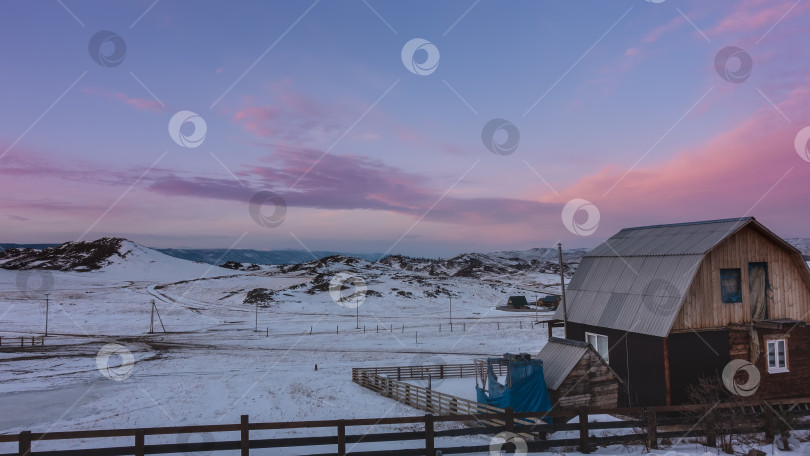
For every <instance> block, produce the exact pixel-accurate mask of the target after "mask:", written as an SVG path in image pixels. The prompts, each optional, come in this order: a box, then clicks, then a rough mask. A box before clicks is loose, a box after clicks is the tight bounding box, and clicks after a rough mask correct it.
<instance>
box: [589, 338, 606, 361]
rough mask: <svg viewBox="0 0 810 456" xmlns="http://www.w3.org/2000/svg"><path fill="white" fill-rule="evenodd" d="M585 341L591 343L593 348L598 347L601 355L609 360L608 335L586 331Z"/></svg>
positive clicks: (597, 349)
mask: <svg viewBox="0 0 810 456" xmlns="http://www.w3.org/2000/svg"><path fill="white" fill-rule="evenodd" d="M585 342H587V343H589V344H591V345H592V346H593V348H595V349H596V352H597V353H599V356H601V357H602V358H604V359H605V361H608V362H610V361H609V360H608V338H607V336H603V335H601V334H594V333H589V332H586V333H585Z"/></svg>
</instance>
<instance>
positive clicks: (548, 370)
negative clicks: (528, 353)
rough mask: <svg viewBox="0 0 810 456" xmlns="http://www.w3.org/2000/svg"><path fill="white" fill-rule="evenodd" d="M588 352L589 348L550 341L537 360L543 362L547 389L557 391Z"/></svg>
mask: <svg viewBox="0 0 810 456" xmlns="http://www.w3.org/2000/svg"><path fill="white" fill-rule="evenodd" d="M587 350H588V348H587V346H578V345H574V344H571V343H564V342H557V341H555V340H554V339H552V340H550V341H548V343H546V345H545V346H544V347H543V349H542V350H540V353H538V354H537V358H538V359H540V360H542V361H543V376H544V377H545V380H546V387H547V388H549V389H551V390H555V391H556V390H557V388H559V387H560V385H562V382H563V381H565V379H566V377H568V374H570V373H571V370H572V369H574V367H575V366H576V365H577V363H578V362H579V360H580V359H582V356H583V355H584V354H585V352H586V351H587Z"/></svg>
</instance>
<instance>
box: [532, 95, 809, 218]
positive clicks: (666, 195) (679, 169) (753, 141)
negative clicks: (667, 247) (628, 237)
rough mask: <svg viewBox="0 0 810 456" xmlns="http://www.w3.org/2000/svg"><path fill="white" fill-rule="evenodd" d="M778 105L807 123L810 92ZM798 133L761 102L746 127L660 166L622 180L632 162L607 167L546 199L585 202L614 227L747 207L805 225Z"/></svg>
mask: <svg viewBox="0 0 810 456" xmlns="http://www.w3.org/2000/svg"><path fill="white" fill-rule="evenodd" d="M778 106H779V109H781V110H782V111H783V112H785V113H786V114H787V115H788V116H789V117H790V118H795V119H808V118H810V89H806V88H802V89H797V90H795V91H793V93H791V94H790V95H789V96H787V97H786V98H785V99H784V101H782V102H780V103H778ZM800 128H801V126H797V125H796V124H795V123H788V122H786V121H785V120H784V119H783V118H782V116H781V115H780V114H779V113H778V112H776V110H775V109H773V108H772V107H771V106H769V105H767V104H765V103H763V107H762V108H760V109H759V110H757V111H756V112H755V113H754V114H753V115H751V116H750V117H749V118H748V119H746V120H745V121H744V122H741V123H740V124H738V125H736V126H735V127H733V128H732V129H730V130H728V131H726V132H723V133H721V134H718V135H716V136H715V137H714V138H712V139H711V140H710V141H708V142H707V143H705V144H701V145H698V146H696V147H693V148H690V149H689V150H684V151H683V152H681V153H679V154H677V155H676V156H674V157H673V158H671V159H670V160H668V161H666V162H664V163H662V164H660V165H656V166H647V167H639V168H636V169H634V170H632V171H630V172H629V173H627V175H626V176H624V177H623V178H622V176H623V175H624V174H625V172H626V169H627V168H626V166H629V164H626V165H624V166H618V165H614V166H610V167H605V168H603V169H601V170H600V171H598V172H596V173H594V174H592V175H590V176H586V177H584V178H582V179H580V180H579V181H578V182H576V183H575V184H573V185H571V186H569V187H568V188H566V189H565V190H564V191H563V192H562V193H561V195H560V196H559V197H547V198H546V199H545V200H546V201H549V202H552V201H568V200H570V199H573V198H584V199H587V200H590V201H592V202H594V203H595V204H597V206H598V207H599V208H600V211H602V213H603V218H604V219H605V220H613V223H612V227H613V228H615V229H618V228H620V227H622V226H628V225H633V224H635V223H636V222H638V223H643V224H646V223H651V222H656V221H661V222H664V221H688V220H695V219H701V218H706V219H710V218H723V217H734V216H742V215H744V214H746V213H748V212H751V211H752V209H753V212H751V213H750V215H754V216H757V215H765V216H766V217H771V218H773V219H777V218H778V219H780V221H784V222H789V221H788V220H783V219H785V218H790V217H792V218H793V221H792V222H793V223H792V225H796V224H807V223H810V216H809V215H808V212H810V211H808V206H807V204H806V203H801V201H806V200H807V181H808V179H810V163H806V162H804V161H802V160H801V159H800V158H799V156H798V154H796V152H795V150H794V146H793V140H794V138H795V135H796V133H797V131H798V130H799V129H800ZM620 179H621V182H620V183H619V184H618V185H616V186H615V187H614V188H613V190H610V191H609V192H608V190H609V189H610V188H611V187H612V186H614V184H616V182H618V181H619V180H620ZM777 182H778V185H777ZM772 187H773V188H772ZM606 192H608V193H607V195H605V194H606ZM760 198H762V200H761V201H758V200H760ZM755 205H756V207H754V206H755ZM786 224H787V223H786Z"/></svg>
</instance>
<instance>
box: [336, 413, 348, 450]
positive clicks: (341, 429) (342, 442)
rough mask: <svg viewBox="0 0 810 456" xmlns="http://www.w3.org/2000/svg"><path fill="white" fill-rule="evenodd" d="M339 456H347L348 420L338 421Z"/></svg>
mask: <svg viewBox="0 0 810 456" xmlns="http://www.w3.org/2000/svg"><path fill="white" fill-rule="evenodd" d="M337 437H338V451H337V452H338V456H346V421H345V420H339V421H338V435H337Z"/></svg>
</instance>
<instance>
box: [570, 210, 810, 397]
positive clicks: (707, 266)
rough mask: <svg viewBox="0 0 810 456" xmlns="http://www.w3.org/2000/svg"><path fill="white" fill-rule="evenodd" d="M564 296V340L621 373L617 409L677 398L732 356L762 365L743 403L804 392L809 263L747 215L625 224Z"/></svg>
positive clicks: (807, 386) (809, 369)
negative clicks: (585, 346)
mask: <svg viewBox="0 0 810 456" xmlns="http://www.w3.org/2000/svg"><path fill="white" fill-rule="evenodd" d="M566 297H567V306H565V307H567V320H568V321H567V334H566V337H567V338H569V339H572V340H577V341H585V342H589V343H590V344H591V345H592V346H593V347H594V348H595V349H596V351H597V352H598V353H599V354H600V355H601V356H602V357H603V358H604V359H605V360H607V361H608V363H609V365H610V367H611V368H612V369H613V371H615V372H616V373H617V374H618V375H619V377H620V378H621V380H622V384H621V387H620V388H619V406H642V405H667V404H679V403H685V402H687V401H688V396H687V388H688V386H689V385H690V384H694V383H695V382H696V381H697V380H698V379H699V378H701V377H708V378H719V377H720V376H721V374H722V372H723V369H724V368H725V366H726V365H727V364H728V363H729V361H730V360H732V359H742V360H746V361H747V362H750V363H753V365H754V366H755V367H756V368H757V370H758V371H759V373H760V381H759V385H758V386H757V385H753V386H754V387H755V389H756V392H755V393H754V395H752V396H751V397H750V398H751V399H756V398H760V399H770V398H791V397H807V396H810V328H808V327H806V321H807V319H808V318H810V270H808V267H807V264H806V263H805V261H804V259H803V258H802V255H801V253H800V252H799V251H798V250H797V249H796V248H794V247H793V246H791V245H790V244H788V243H787V242H786V241H784V240H783V239H781V238H779V237H778V236H776V235H775V234H774V233H772V232H771V231H770V230H768V229H767V228H765V227H764V226H763V225H762V224H760V223H759V222H757V221H756V220H755V219H754V218H753V217H746V218H737V219H727V220H712V221H705V222H695V223H678V224H672V225H657V226H644V227H637V228H626V229H623V230H621V231H620V232H618V233H617V234H616V235H614V236H613V237H611V238H610V239H608V240H607V241H605V242H604V243H602V244H601V245H600V246H598V247H596V248H595V249H594V250H592V251H590V252H589V253H588V254H587V255H585V256H584V257H583V259H582V262H581V263H580V265H579V267H578V269H577V271H576V273H575V274H574V277H573V278H572V279H571V282H570V284H569V285H568V287H567V288H566ZM563 307H564V306H559V307H558V308H557V311H556V313H555V319H559V320H562V319H563V317H564V310H563ZM743 377H744V376H743ZM737 381H738V382H739V381H742V380H740V379H739V378H738V379H737ZM748 386H751V385H748Z"/></svg>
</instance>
